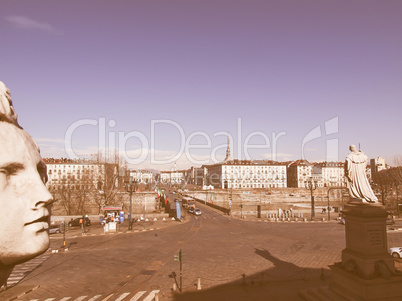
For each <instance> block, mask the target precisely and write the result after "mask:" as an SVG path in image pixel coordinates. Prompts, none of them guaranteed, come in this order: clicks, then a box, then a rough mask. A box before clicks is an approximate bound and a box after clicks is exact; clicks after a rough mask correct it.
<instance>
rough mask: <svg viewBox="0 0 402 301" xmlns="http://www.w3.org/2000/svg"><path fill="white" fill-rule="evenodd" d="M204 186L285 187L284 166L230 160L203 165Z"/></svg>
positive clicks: (274, 163) (268, 162) (267, 162)
mask: <svg viewBox="0 0 402 301" xmlns="http://www.w3.org/2000/svg"><path fill="white" fill-rule="evenodd" d="M204 167H205V168H206V170H207V175H206V183H205V185H212V186H214V187H215V188H223V189H228V188H229V189H230V188H233V189H238V188H278V187H286V165H284V164H281V163H279V162H272V161H265V162H264V161H260V162H254V161H248V160H232V161H226V162H225V161H224V162H221V163H217V164H213V165H205V166H204Z"/></svg>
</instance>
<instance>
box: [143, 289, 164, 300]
mask: <svg viewBox="0 0 402 301" xmlns="http://www.w3.org/2000/svg"><path fill="white" fill-rule="evenodd" d="M159 292H160V290H153V291H152V292H151V293H150V294H149V295H148V296H147V297H146V298H145V299H144V300H143V301H152V300H153V299H154V298H155V295H156V294H157V293H159Z"/></svg>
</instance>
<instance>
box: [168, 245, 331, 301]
mask: <svg viewBox="0 0 402 301" xmlns="http://www.w3.org/2000/svg"><path fill="white" fill-rule="evenodd" d="M255 253H256V254H257V255H259V256H261V257H263V258H265V259H266V260H268V261H270V262H271V263H273V264H274V267H273V268H269V269H267V270H263V271H261V273H256V274H253V275H239V279H238V280H235V281H232V282H228V283H225V284H222V285H217V286H213V287H211V288H206V289H205V288H203V289H201V290H196V287H195V286H194V288H191V289H188V290H184V292H183V293H181V294H180V293H177V294H174V297H173V300H177V301H184V300H186V301H188V300H190V301H198V300H199V301H201V300H208V301H215V300H231V301H243V300H244V301H249V300H264V301H271V300H276V301H278V300H284V301H285V300H286V301H293V300H295V301H298V300H303V299H302V298H301V297H299V296H298V292H299V290H301V289H305V288H309V287H319V286H325V285H328V284H329V274H330V271H329V270H326V271H325V274H322V272H323V271H322V270H321V269H312V268H302V267H299V266H297V265H295V264H293V263H290V262H286V261H283V260H280V259H279V258H277V257H274V256H273V255H272V254H271V253H270V252H269V251H267V250H265V249H256V250H255ZM201 282H202V279H201Z"/></svg>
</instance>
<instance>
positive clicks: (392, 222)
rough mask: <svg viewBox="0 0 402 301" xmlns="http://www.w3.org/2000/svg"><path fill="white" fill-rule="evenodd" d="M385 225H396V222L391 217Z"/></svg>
mask: <svg viewBox="0 0 402 301" xmlns="http://www.w3.org/2000/svg"><path fill="white" fill-rule="evenodd" d="M385 223H386V224H387V225H393V224H395V220H394V219H393V218H392V217H390V218H387V220H386V221H385Z"/></svg>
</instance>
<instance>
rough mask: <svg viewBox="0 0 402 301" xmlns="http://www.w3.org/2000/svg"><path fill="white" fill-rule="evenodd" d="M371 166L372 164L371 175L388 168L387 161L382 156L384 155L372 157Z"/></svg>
mask: <svg viewBox="0 0 402 301" xmlns="http://www.w3.org/2000/svg"><path fill="white" fill-rule="evenodd" d="M370 166H371V175H373V174H375V173H376V172H379V171H381V170H383V169H386V168H387V164H386V163H385V159H384V158H382V157H377V158H375V159H371V160H370Z"/></svg>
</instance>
